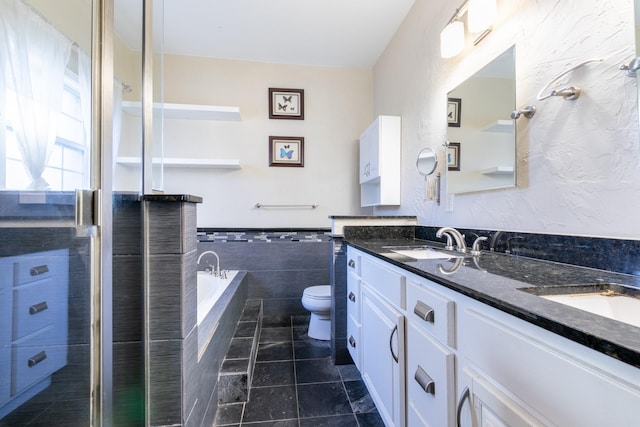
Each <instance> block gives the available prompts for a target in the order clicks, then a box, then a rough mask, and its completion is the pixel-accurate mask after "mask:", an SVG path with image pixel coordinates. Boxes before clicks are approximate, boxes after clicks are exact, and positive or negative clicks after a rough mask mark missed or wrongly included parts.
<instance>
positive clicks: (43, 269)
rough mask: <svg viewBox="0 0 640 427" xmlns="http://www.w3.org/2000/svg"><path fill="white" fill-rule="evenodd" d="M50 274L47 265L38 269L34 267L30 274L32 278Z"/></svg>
mask: <svg viewBox="0 0 640 427" xmlns="http://www.w3.org/2000/svg"><path fill="white" fill-rule="evenodd" d="M48 272H49V267H48V266H47V265H46V264H45V265H39V266H37V267H32V268H31V270H30V271H29V273H30V274H31V275H32V276H39V275H41V274H44V273H48Z"/></svg>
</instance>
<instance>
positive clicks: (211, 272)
mask: <svg viewBox="0 0 640 427" xmlns="http://www.w3.org/2000/svg"><path fill="white" fill-rule="evenodd" d="M207 254H212V255H213V256H215V257H216V268H215V270H214V269H213V265H211V264H209V266H208V268H207V269H206V270H205V271H208V272H209V273H210V274H213V275H214V276H215V277H220V257H219V256H218V254H217V253H215V252H214V251H204V252H202V253H201V254H200V256H199V257H198V261H196V264H198V265H200V260H201V259H202V257H203V256H205V255H207Z"/></svg>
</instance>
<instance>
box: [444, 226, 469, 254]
mask: <svg viewBox="0 0 640 427" xmlns="http://www.w3.org/2000/svg"><path fill="white" fill-rule="evenodd" d="M443 235H444V236H447V242H449V236H451V237H453V239H454V240H455V241H456V250H457V251H458V252H462V253H465V252H467V243H466V242H465V241H464V236H463V235H462V234H461V233H460V232H459V231H458V230H456V229H455V228H453V227H442V228H441V229H439V230H438V231H437V232H436V237H437V238H441V237H442V236H443Z"/></svg>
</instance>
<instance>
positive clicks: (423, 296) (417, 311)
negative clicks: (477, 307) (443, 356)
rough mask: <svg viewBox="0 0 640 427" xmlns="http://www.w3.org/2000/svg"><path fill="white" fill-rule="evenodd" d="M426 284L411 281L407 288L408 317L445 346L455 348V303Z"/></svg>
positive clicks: (425, 282)
mask: <svg viewBox="0 0 640 427" xmlns="http://www.w3.org/2000/svg"><path fill="white" fill-rule="evenodd" d="M432 286H435V285H431V286H430V283H429V282H428V281H427V279H424V283H421V282H418V281H416V280H410V281H409V285H408V286H407V316H408V317H409V319H411V320H413V321H415V322H416V324H418V325H420V326H421V327H423V328H424V329H425V330H426V331H427V332H429V333H430V334H431V335H433V336H434V337H435V338H437V339H438V340H439V341H440V342H442V343H443V344H446V345H448V346H449V347H451V348H455V326H456V325H455V302H454V301H453V300H452V299H449V298H447V297H445V296H444V295H442V294H440V293H438V292H437V291H434V290H433V289H432Z"/></svg>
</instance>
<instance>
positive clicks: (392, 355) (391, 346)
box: [389, 325, 399, 363]
mask: <svg viewBox="0 0 640 427" xmlns="http://www.w3.org/2000/svg"><path fill="white" fill-rule="evenodd" d="M396 332H398V325H396V326H395V327H394V328H393V331H391V335H390V336H389V350H390V351H391V357H393V360H395V362H396V363H398V360H399V359H398V356H396V354H395V353H394V352H393V335H394V334H395V333H396Z"/></svg>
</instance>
